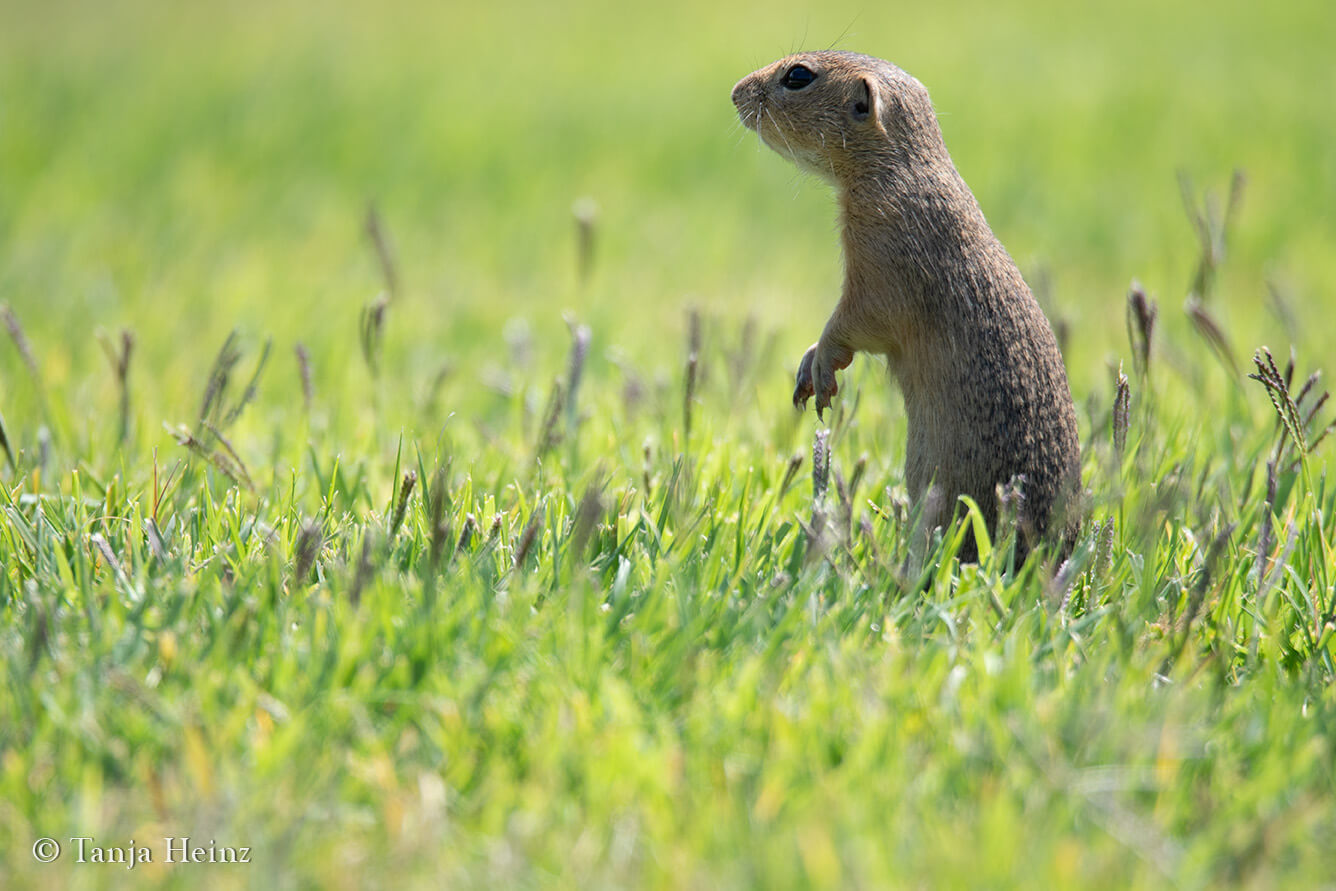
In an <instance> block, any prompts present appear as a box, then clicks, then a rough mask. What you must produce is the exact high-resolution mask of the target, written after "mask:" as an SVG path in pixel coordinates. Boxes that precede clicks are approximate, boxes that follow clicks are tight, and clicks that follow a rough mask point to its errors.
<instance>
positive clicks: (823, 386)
mask: <svg viewBox="0 0 1336 891" xmlns="http://www.w3.org/2000/svg"><path fill="white" fill-rule="evenodd" d="M839 391H840V386H839V384H837V383H836V382H835V369H834V368H823V367H822V363H821V361H820V360H819V358H818V356H817V344H812V346H811V347H809V348H808V350H807V352H805V353H803V357H802V361H800V362H799V363H798V380H797V386H796V387H794V389H793V404H794V406H795V407H797V408H798V409H800V410H805V409H806V408H807V400H808V399H809V398H810V397H812V396H815V397H816V416H817V417H818V418H821V419H822V420H825V418H824V416H823V414H824V412H825V410H826V409H827V408H829V407H830V397H832V396H834V395H835V394H836V393H838V392H839Z"/></svg>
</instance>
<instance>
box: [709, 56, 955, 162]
mask: <svg viewBox="0 0 1336 891" xmlns="http://www.w3.org/2000/svg"><path fill="white" fill-rule="evenodd" d="M733 104H734V105H736V106H737V108H738V115H739V116H740V117H741V118H742V123H743V124H744V125H746V126H747V127H749V128H751V129H753V130H755V131H756V132H757V133H758V134H760V136H761V139H762V140H763V141H764V142H765V144H766V145H768V146H770V147H771V148H772V149H774V150H775V151H777V152H779V153H780V154H781V155H783V156H785V157H786V158H789V159H790V160H792V161H793V162H794V163H795V164H797V165H798V166H799V167H801V168H803V169H804V170H807V171H809V172H811V173H815V174H817V175H818V176H821V177H822V178H824V179H827V180H829V181H831V182H832V183H835V184H836V185H847V184H848V183H849V181H850V180H851V179H852V178H853V177H855V176H857V175H862V174H865V173H866V172H867V170H868V169H869V167H870V166H881V165H883V164H893V163H896V162H897V161H898V162H904V161H906V160H912V159H914V158H921V157H924V156H935V155H936V154H937V153H939V152H940V151H942V136H941V130H940V129H939V128H938V126H937V117H936V115H934V114H933V111H932V102H931V100H929V98H928V91H927V90H926V89H924V87H923V84H921V83H919V82H918V81H917V80H915V79H914V78H913V77H911V76H910V75H909V74H906V73H905V72H904V71H902V70H901V69H899V68H897V67H896V66H894V65H892V64H891V63H890V62H885V61H883V60H881V59H877V58H874V57H872V56H865V55H861V54H859V53H846V52H835V51H827V52H817V53H798V54H796V55H792V56H786V57H785V58H783V59H780V60H779V61H778V62H774V63H772V64H770V65H767V66H766V67H764V68H761V69H759V70H757V71H753V72H752V73H751V74H749V75H747V76H746V77H744V78H743V79H742V80H740V81H738V82H737V85H736V86H734V87H733Z"/></svg>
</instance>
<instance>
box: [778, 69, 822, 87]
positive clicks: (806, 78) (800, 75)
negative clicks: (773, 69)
mask: <svg viewBox="0 0 1336 891" xmlns="http://www.w3.org/2000/svg"><path fill="white" fill-rule="evenodd" d="M814 80H816V73H815V72H813V71H812V69H810V68H808V67H806V66H804V65H794V66H793V67H792V68H790V69H789V70H788V71H785V72H784V77H783V79H782V80H780V83H781V84H783V85H784V88H785V89H787V90H801V89H802V88H803V87H805V86H807V85H808V84H810V83H811V82H812V81H814Z"/></svg>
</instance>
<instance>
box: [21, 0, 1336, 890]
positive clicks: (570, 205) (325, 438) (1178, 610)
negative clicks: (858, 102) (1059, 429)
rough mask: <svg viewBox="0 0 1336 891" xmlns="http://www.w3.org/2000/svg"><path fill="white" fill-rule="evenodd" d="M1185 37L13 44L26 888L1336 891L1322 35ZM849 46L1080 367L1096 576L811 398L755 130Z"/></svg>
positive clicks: (579, 30)
mask: <svg viewBox="0 0 1336 891" xmlns="http://www.w3.org/2000/svg"><path fill="white" fill-rule="evenodd" d="M1169 7H1170V5H1167V4H1149V3H1146V4H1135V3H1134V4H1132V5H1131V6H1130V7H1127V9H1126V11H1124V12H1120V13H1118V14H1116V15H1112V16H1109V17H1105V18H1097V17H1096V13H1095V12H1094V11H1093V10H1091V11H1084V10H1082V11H1072V10H1071V9H1069V7H1068V6H1067V5H1061V4H1057V3H1048V2H1045V0H1035V2H1033V3H1030V4H1027V5H1026V6H1025V7H1024V8H1022V9H1017V10H1009V11H1006V12H1005V13H1004V12H1001V11H999V10H997V9H994V7H992V6H988V7H981V8H973V7H971V6H970V5H969V4H964V3H952V4H947V5H946V6H944V7H941V8H940V9H938V10H937V11H936V12H934V13H931V14H924V15H915V16H912V17H907V16H905V15H903V13H902V11H897V10H893V9H884V10H877V11H874V10H862V11H859V10H856V9H854V8H852V7H850V8H847V9H846V8H831V9H829V10H828V11H825V12H819V13H818V12H814V11H808V10H807V9H805V8H804V9H799V8H797V7H796V6H795V7H794V8H785V7H784V6H783V4H781V5H780V6H775V5H774V4H767V5H766V6H765V7H764V8H763V9H762V8H761V7H753V8H745V7H731V8H725V7H723V6H722V5H719V4H705V3H692V2H687V3H683V4H675V5H674V6H673V8H672V9H671V10H665V11H658V12H631V11H625V10H617V9H610V8H604V7H600V6H599V5H597V4H588V5H578V6H574V7H570V8H566V7H563V8H562V9H561V10H560V11H559V12H558V11H557V9H556V8H555V7H554V8H552V9H548V8H546V7H543V8H538V7H533V8H530V7H527V6H525V5H523V4H519V3H510V2H501V3H497V4H491V5H489V6H487V7H483V8H475V9H471V10H467V11H466V10H455V9H447V8H444V7H440V8H437V7H432V6H426V5H416V4H413V3H411V2H407V0H404V2H399V3H392V4H389V5H388V6H386V5H382V4H378V5H376V6H375V7H372V6H371V5H366V6H362V5H359V4H352V5H349V6H347V7H346V8H341V9H340V10H339V12H338V13H337V14H334V13H329V14H326V13H323V12H322V13H320V14H317V13H316V11H315V10H313V8H311V7H308V6H305V5H303V4H300V3H295V2H282V3H277V4H263V5H261V4H238V5H234V6H230V7H228V9H227V10H210V11H209V12H208V13H207V14H206V12H205V11H203V10H202V9H192V8H190V7H184V6H183V7H179V8H178V7H177V6H169V5H165V4H156V3H151V2H145V0H116V2H113V3H109V4H106V5H104V6H100V7H99V9H98V11H97V12H96V13H95V14H94V13H91V12H89V11H88V10H86V9H85V8H83V7H81V6H79V5H77V4H72V3H71V4H67V3H59V2H58V3H53V4H47V5H44V6H43V8H42V9H41V10H20V9H18V8H17V7H16V6H12V5H11V6H0V95H3V96H5V97H7V98H6V100H5V101H4V103H3V104H0V306H2V307H3V312H2V313H0V322H3V328H4V330H3V331H2V332H0V445H2V446H3V448H0V566H3V571H0V666H2V668H0V671H3V672H4V674H5V675H6V677H7V678H8V679H9V683H7V684H5V685H4V686H3V688H0V852H3V853H0V884H3V885H4V886H5V887H25V886H38V885H41V886H48V885H67V886H73V887H84V886H92V887H100V886H103V885H113V886H119V885H130V884H134V885H139V884H164V885H167V886H174V887H175V886H180V887H186V886H190V887H193V886H196V885H198V884H200V883H205V884H208V885H212V886H221V887H233V886H237V887H240V886H251V885H255V886H260V887H270V886H280V887H305V886H320V887H326V886H332V887H362V886H365V885H368V884H371V885H377V884H380V885H392V886H399V885H406V886H428V885H429V886H433V887H434V886H439V885H441V884H446V885H448V886H473V885H481V886H489V887H490V886H504V887H516V886H518V887H528V886H551V885H555V886H572V887H574V886H579V887H589V886H614V887H624V886H649V887H682V886H730V887H732V886H741V887H791V886H792V887H803V886H825V887H832V886H836V887H848V886H854V887H859V886H870V887H878V886H893V887H895V886H903V885H925V886H931V887H937V886H957V885H970V886H986V887H997V886H1020V887H1052V886H1059V887H1061V886H1070V885H1080V886H1086V887H1111V888H1112V887H1126V886H1141V887H1164V886H1169V885H1172V886H1180V887H1215V886H1219V885H1240V886H1252V887H1275V886H1282V887H1296V886H1314V885H1321V884H1323V883H1330V881H1331V879H1330V877H1331V875H1332V874H1333V867H1336V857H1334V856H1333V855H1332V854H1331V853H1330V848H1328V847H1327V846H1326V845H1325V844H1324V843H1323V840H1324V839H1326V838H1328V837H1330V835H1331V834H1332V832H1333V830H1336V796H1334V794H1333V793H1334V792H1336V789H1334V788H1333V785H1334V784H1333V769H1332V764H1333V754H1334V753H1333V734H1334V733H1336V729H1334V728H1336V697H1333V693H1332V689H1333V687H1332V680H1333V674H1334V673H1336V664H1334V663H1333V656H1336V589H1334V588H1333V585H1334V584H1336V556H1334V555H1333V545H1332V542H1333V541H1334V540H1336V519H1333V518H1334V517H1336V503H1333V502H1336V495H1333V492H1332V489H1331V486H1330V485H1329V483H1328V476H1327V469H1328V460H1329V454H1330V448H1331V441H1330V439H1329V438H1328V439H1325V440H1324V439H1322V438H1321V437H1322V435H1323V431H1324V430H1325V429H1326V426H1325V425H1327V424H1328V423H1329V422H1330V421H1331V420H1332V417H1333V415H1334V414H1336V412H1333V409H1332V408H1331V405H1330V402H1324V401H1323V400H1324V399H1325V393H1326V387H1327V385H1326V383H1325V382H1324V379H1323V378H1317V379H1316V380H1313V379H1311V378H1310V375H1311V374H1312V373H1313V372H1315V371H1316V370H1317V369H1318V368H1319V367H1321V366H1323V365H1325V364H1327V363H1328V360H1326V359H1325V357H1329V356H1331V355H1333V347H1336V337H1334V336H1333V334H1332V331H1331V329H1330V327H1329V326H1326V325H1325V324H1323V320H1324V319H1325V317H1326V315H1327V310H1328V307H1329V305H1330V298H1329V296H1328V295H1330V294H1332V293H1336V262H1334V261H1333V260H1332V258H1331V256H1330V251H1329V245H1330V243H1331V242H1332V240H1333V239H1334V238H1336V231H1333V226H1336V222H1333V218H1332V217H1331V215H1330V214H1329V213H1327V207H1326V203H1327V196H1329V195H1330V194H1332V189H1333V188H1336V167H1334V166H1333V164H1332V161H1331V157H1330V152H1329V151H1327V150H1326V146H1329V145H1330V144H1331V143H1332V141H1333V139H1336V132H1333V131H1334V125H1333V121H1332V119H1331V117H1330V115H1325V114H1322V113H1320V112H1318V111H1315V109H1325V108H1326V107H1327V105H1329V102H1328V101H1327V99H1326V97H1327V95H1328V93H1329V92H1330V89H1329V88H1330V65H1329V61H1328V54H1329V47H1327V45H1326V44H1327V41H1325V40H1324V39H1323V34H1324V28H1323V27H1322V26H1323V25H1324V23H1325V22H1326V21H1327V18H1328V17H1329V13H1328V12H1327V11H1326V9H1325V7H1323V6H1322V5H1321V4H1317V3H1293V4H1287V5H1286V7H1285V8H1284V9H1280V10H1268V11H1267V12H1266V13H1265V14H1263V13H1261V12H1258V11H1254V10H1253V9H1252V8H1251V7H1248V6H1245V5H1241V4H1235V5H1231V4H1225V6H1223V7H1222V6H1220V5H1219V4H1212V5H1211V6H1210V7H1209V8H1207V7H1205V6H1203V5H1201V4H1179V5H1172V8H1169ZM628 9H629V8H628ZM851 22H852V23H853V24H852V25H851V24H850V23H851ZM845 32H847V35H846V36H843V37H841V35H842V34H844V33H845ZM832 42H834V43H838V44H840V45H842V46H847V47H850V48H858V49H863V50H866V51H869V52H874V53H877V54H880V55H884V56H886V57H889V58H893V59H895V60H897V61H899V62H901V63H902V64H904V65H905V66H906V67H907V68H909V69H910V70H911V71H913V72H914V73H916V74H917V75H918V76H919V77H920V78H921V79H923V80H924V81H925V82H926V83H927V84H928V86H929V87H930V88H931V89H932V91H933V95H934V98H935V100H936V103H937V106H938V108H939V111H940V112H941V114H942V121H943V126H944V128H945V130H946V135H947V139H948V144H949V145H950V146H951V148H952V151H953V153H954V156H955V158H956V160H957V163H958V165H959V166H960V168H961V170H962V172H963V173H964V175H965V177H966V179H967V180H968V181H969V182H970V183H971V185H972V186H973V187H974V188H975V190H976V193H977V194H978V196H979V198H980V201H981V203H982V205H983V207H984V209H985V211H986V212H987V213H988V215H989V219H990V221H991V222H992V223H993V225H994V228H995V229H996V231H997V232H998V233H999V235H1000V236H1001V237H1002V239H1003V241H1004V242H1005V243H1006V244H1007V245H1008V247H1009V248H1010V249H1011V250H1012V252H1013V254H1014V255H1015V256H1016V257H1017V258H1018V260H1019V261H1020V263H1021V265H1022V267H1023V269H1024V270H1025V271H1026V273H1027V275H1028V276H1029V277H1030V279H1031V280H1032V282H1034V283H1035V284H1036V287H1037V290H1039V291H1040V292H1041V293H1042V294H1044V295H1045V299H1046V300H1047V302H1048V304H1049V312H1050V316H1051V317H1052V318H1053V320H1054V322H1055V325H1056V326H1057V327H1058V328H1059V330H1060V331H1063V332H1065V341H1066V357H1067V363H1068V367H1069V370H1070V372H1071V378H1072V383H1073V390H1074V393H1075V396H1076V399H1077V403H1078V410H1079V414H1080V416H1081V417H1080V421H1081V433H1082V441H1083V455H1084V474H1083V477H1084V481H1085V485H1086V487H1087V489H1088V490H1089V493H1090V494H1089V505H1088V509H1089V519H1088V521H1087V523H1086V526H1085V529H1084V532H1083V535H1082V538H1081V540H1080V542H1079V543H1078V546H1077V549H1076V552H1075V554H1074V555H1073V558H1072V560H1071V561H1070V562H1069V563H1068V564H1066V565H1065V566H1063V567H1053V566H1044V565H1041V562H1040V561H1032V562H1031V563H1030V564H1028V565H1027V566H1025V567H1022V568H1016V567H1013V566H1011V565H1010V560H1009V538H1008V536H1007V534H1006V533H1005V531H1004V534H1003V535H1001V536H1000V537H999V540H998V541H997V542H991V543H989V544H990V547H987V548H985V549H984V551H985V554H984V556H983V559H982V561H981V563H980V565H978V566H961V565H960V564H959V563H958V562H957V561H954V560H953V559H952V554H953V551H954V548H955V547H956V545H957V543H958V538H957V533H958V532H959V531H960V530H958V529H953V530H948V531H947V533H946V534H945V535H944V537H943V541H942V543H941V545H940V548H939V549H938V550H937V551H936V553H935V556H934V559H933V560H932V561H930V562H929V564H928V566H927V568H926V571H925V573H924V575H923V577H921V578H914V577H910V576H909V575H908V574H907V571H906V568H905V567H906V563H905V555H906V536H907V530H908V528H909V522H908V519H907V518H908V517H909V516H910V515H911V514H912V512H913V510H914V505H912V504H910V503H909V502H908V500H907V499H906V497H905V495H904V488H903V478H902V474H901V464H902V461H903V449H904V438H903V414H902V412H901V411H900V408H899V404H898V398H897V397H896V396H895V395H894V392H893V388H892V386H891V385H890V384H888V383H887V382H886V380H885V372H884V370H883V369H882V368H881V367H879V366H878V364H877V363H876V362H874V361H871V360H866V359H860V360H859V361H857V362H856V363H855V364H854V366H853V367H852V368H851V369H849V372H848V373H847V374H846V376H845V377H844V378H843V380H842V385H841V394H840V396H839V398H838V399H837V402H836V406H835V409H836V410H835V412H834V414H833V417H832V420H831V423H830V426H829V427H826V426H825V425H821V424H818V423H817V422H816V420H815V418H814V417H813V416H812V415H811V414H810V413H809V414H807V415H805V416H801V417H799V416H795V415H794V414H793V413H792V412H791V411H790V410H789V409H788V408H787V397H788V391H789V389H790V386H791V379H792V373H793V369H794V366H795V364H796V360H797V358H798V356H799V355H800V354H801V350H802V348H803V347H804V346H805V345H806V344H807V343H809V342H810V341H811V340H812V339H813V338H814V336H815V334H816V333H817V332H819V330H820V324H821V323H822V321H823V319H824V315H825V314H826V313H827V312H828V311H829V308H830V306H831V304H832V301H833V295H834V291H835V288H836V287H837V283H838V269H839V267H838V263H839V257H838V245H837V239H836V234H835V228H834V223H833V219H834V211H833V208H832V202H831V199H830V196H829V195H828V194H827V193H826V191H825V190H824V188H822V187H821V186H820V185H819V184H816V183H812V182H809V181H808V180H805V179H803V178H801V177H799V176H797V175H796V174H794V173H792V172H791V171H790V170H789V169H788V168H787V167H786V166H785V165H784V162H782V160H780V159H778V158H776V157H774V156H772V155H771V154H769V153H766V152H764V151H763V150H761V149H758V148H756V147H755V146H754V140H753V139H752V138H750V137H749V136H748V135H747V134H744V133H743V132H742V131H741V130H740V128H739V127H738V126H737V125H736V123H735V121H734V118H733V114H732V110H731V108H730V107H729V105H728V102H727V94H728V89H729V87H730V86H731V84H732V82H733V81H734V80H735V79H736V78H737V77H739V76H741V75H742V74H745V73H746V72H747V71H749V70H751V69H752V68H753V67H756V66H757V65H759V64H762V63H765V62H768V61H770V60H771V59H773V58H774V57H775V56H777V55H779V54H780V53H782V52H785V51H787V50H788V49H789V48H790V47H793V46H796V45H806V46H824V45H827V44H830V43H832ZM1236 168H1237V169H1242V170H1244V171H1245V172H1246V179H1244V180H1239V181H1238V182H1239V183H1240V184H1239V185H1238V188H1239V189H1241V191H1239V192H1238V193H1237V195H1238V200H1237V201H1231V200H1230V195H1231V194H1232V192H1231V190H1232V188H1233V187H1232V186H1231V182H1233V180H1231V177H1232V176H1233V172H1234V170H1235V169H1236ZM1179 171H1183V172H1184V174H1185V175H1184V176H1183V177H1182V178H1180V175H1179ZM1231 206H1232V207H1233V212H1232V213H1231V212H1230V211H1229V208H1230V207H1231ZM1185 210H1186V211H1187V212H1185ZM1134 278H1135V279H1138V280H1139V282H1140V283H1139V284H1137V285H1136V286H1133V287H1131V288H1130V289H1129V282H1131V281H1132V280H1133V279H1134ZM1264 346H1266V347H1269V350H1266V351H1263V350H1262V347H1264ZM1291 349H1292V350H1293V352H1292V353H1291ZM1291 356H1293V359H1291V358H1290V357H1291ZM1326 370H1328V371H1330V368H1329V367H1327V368H1326ZM1249 374H1252V375H1255V379H1253V378H1250V377H1249ZM1310 381H1311V382H1310ZM169 836H170V837H181V836H189V837H190V838H191V839H192V840H193V842H192V843H195V844H205V843H213V844H214V845H216V846H220V847H224V846H226V847H241V846H245V847H249V848H251V851H252V856H251V860H252V863H251V864H250V865H248V866H243V865H240V864H231V865H225V864H193V865H174V866H170V867H169V866H166V865H165V864H163V863H162V862H161V861H162V859H163V856H164V855H165V853H166V850H165V843H164V842H163V839H164V838H165V837H169ZM42 837H50V838H55V839H57V840H58V841H60V842H61V844H62V847H63V848H64V853H63V856H62V857H61V858H60V860H59V861H58V862H56V863H54V864H49V865H47V864H41V863H38V862H37V861H36V860H35V859H34V857H33V855H32V847H33V844H34V842H35V841H36V840H37V839H39V838H42ZM75 837H90V838H93V839H96V843H97V844H99V845H102V846H106V847H111V846H128V845H130V843H131V840H134V842H135V843H136V844H139V845H148V846H151V849H152V856H153V858H154V860H155V862H154V863H152V864H144V865H141V866H137V867H136V868H135V869H134V870H133V871H127V870H126V869H125V868H124V866H114V865H107V864H91V863H85V864H79V863H76V862H73V858H74V854H73V846H74V845H75V842H73V841H71V839H73V838H75Z"/></svg>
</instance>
